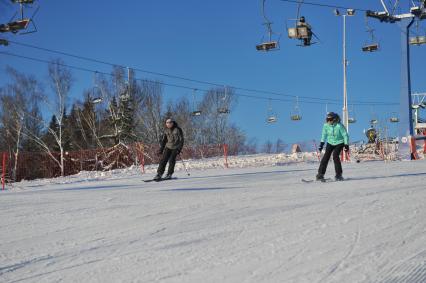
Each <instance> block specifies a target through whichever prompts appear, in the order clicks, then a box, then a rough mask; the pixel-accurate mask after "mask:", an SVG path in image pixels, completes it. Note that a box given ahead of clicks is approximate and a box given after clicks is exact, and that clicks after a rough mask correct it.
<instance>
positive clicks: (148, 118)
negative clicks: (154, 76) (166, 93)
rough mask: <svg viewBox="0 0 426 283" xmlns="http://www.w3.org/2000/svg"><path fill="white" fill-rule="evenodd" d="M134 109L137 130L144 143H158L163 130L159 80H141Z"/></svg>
mask: <svg viewBox="0 0 426 283" xmlns="http://www.w3.org/2000/svg"><path fill="white" fill-rule="evenodd" d="M139 97H140V104H139V106H138V108H137V111H136V117H137V123H136V125H137V126H136V127H137V132H138V133H139V136H140V137H141V139H142V140H143V141H144V142H145V143H158V142H159V140H160V138H161V135H162V132H163V121H162V120H163V114H162V105H163V88H162V85H161V84H160V83H159V82H152V81H143V82H142V83H141V85H140V93H139Z"/></svg>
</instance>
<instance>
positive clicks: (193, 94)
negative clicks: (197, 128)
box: [191, 88, 201, 117]
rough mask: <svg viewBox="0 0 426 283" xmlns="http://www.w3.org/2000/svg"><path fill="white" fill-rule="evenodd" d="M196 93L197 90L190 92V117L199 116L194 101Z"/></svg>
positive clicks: (199, 111)
mask: <svg viewBox="0 0 426 283" xmlns="http://www.w3.org/2000/svg"><path fill="white" fill-rule="evenodd" d="M196 92H197V89H195V88H194V90H193V92H192V112H191V116H193V117H198V116H201V110H199V109H198V108H197V107H195V106H196V99H195V93H196Z"/></svg>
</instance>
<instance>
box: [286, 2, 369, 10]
mask: <svg viewBox="0 0 426 283" xmlns="http://www.w3.org/2000/svg"><path fill="white" fill-rule="evenodd" d="M280 1H281V2H288V3H295V4H300V0H280ZM303 4H304V5H311V6H319V7H324V8H337V9H354V7H345V6H338V5H330V4H321V3H314V2H306V1H303ZM355 10H358V11H363V12H367V11H369V10H367V9H361V8H355Z"/></svg>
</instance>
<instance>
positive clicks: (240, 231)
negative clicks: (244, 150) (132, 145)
mask: <svg viewBox="0 0 426 283" xmlns="http://www.w3.org/2000/svg"><path fill="white" fill-rule="evenodd" d="M251 158H252V159H253V158H254V159H256V158H257V159H258V161H259V160H260V161H259V162H260V164H259V166H254V165H255V164H256V161H254V162H251V163H250V161H247V163H250V164H248V167H247V166H237V164H233V163H232V158H230V160H229V164H230V167H231V168H229V169H225V168H221V167H222V166H221V165H220V164H223V162H222V161H220V162H222V163H220V162H219V161H218V162H217V164H218V165H217V166H207V165H206V166H204V167H203V166H198V167H197V166H195V165H194V164H195V163H191V162H188V163H187V166H188V167H190V171H191V176H187V175H186V172H185V171H184V170H181V169H182V167H180V168H178V169H179V170H178V171H177V172H176V173H175V176H176V177H178V179H177V180H171V181H164V182H159V183H156V182H151V183H144V182H143V179H149V178H152V177H153V172H154V169H155V167H152V166H151V167H149V168H146V172H147V173H146V174H144V175H143V174H141V173H140V170H139V169H138V168H133V169H128V170H117V171H114V172H110V173H93V172H84V173H80V174H79V175H76V176H70V177H65V178H56V179H50V180H37V181H25V182H20V183H17V184H14V186H13V187H8V189H7V190H6V191H2V192H0V212H1V213H0V231H1V233H0V282H426V161H425V160H420V161H413V162H401V161H399V162H388V163H385V162H378V161H372V162H360V163H347V164H344V165H343V166H344V167H343V168H344V177H346V178H347V180H346V181H344V182H334V181H332V182H327V183H318V182H311V183H304V182H301V179H302V178H305V179H313V178H314V177H315V174H316V170H317V168H318V161H315V159H316V156H313V158H311V159H310V161H309V160H308V161H306V160H305V162H281V161H280V160H279V158H278V159H274V158H275V157H274V158H272V157H270V158H269V159H268V158H265V157H261V156H257V157H256V156H254V157H251ZM266 159H268V160H275V162H270V164H269V165H268V164H267V162H263V161H262V160H266ZM308 159H309V158H308ZM198 163H199V164H201V163H202V162H198ZM238 164H240V163H238ZM181 165H182V164H181V163H180V162H179V166H181ZM232 165H234V166H232ZM260 165H262V166H260ZM213 167H216V168H213ZM232 167H233V168H232ZM237 167H243V168H237ZM194 168H199V169H194ZM202 168H204V169H203V170H201V169H202ZM205 168H210V169H205ZM333 171H334V168H333V165H332V164H330V166H329V168H328V172H327V177H334V174H333Z"/></svg>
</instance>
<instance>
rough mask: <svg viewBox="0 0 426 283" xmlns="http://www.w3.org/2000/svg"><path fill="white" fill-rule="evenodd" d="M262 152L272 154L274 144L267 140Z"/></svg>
mask: <svg viewBox="0 0 426 283" xmlns="http://www.w3.org/2000/svg"><path fill="white" fill-rule="evenodd" d="M262 151H263V152H264V153H272V152H273V151H274V144H273V143H272V142H271V141H270V140H267V141H266V142H265V144H264V145H263V150H262Z"/></svg>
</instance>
